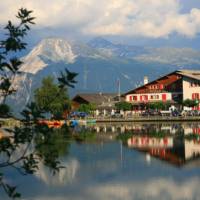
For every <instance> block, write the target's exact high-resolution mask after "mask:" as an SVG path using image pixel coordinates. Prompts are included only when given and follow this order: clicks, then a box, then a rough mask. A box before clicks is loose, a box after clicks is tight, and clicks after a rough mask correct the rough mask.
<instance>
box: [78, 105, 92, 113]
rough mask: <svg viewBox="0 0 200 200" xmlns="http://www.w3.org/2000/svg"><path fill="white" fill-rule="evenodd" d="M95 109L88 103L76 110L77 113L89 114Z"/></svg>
mask: <svg viewBox="0 0 200 200" xmlns="http://www.w3.org/2000/svg"><path fill="white" fill-rule="evenodd" d="M95 109H96V105H95V104H92V103H89V104H81V105H80V107H79V108H78V111H80V112H86V113H91V112H92V111H94V110H95Z"/></svg>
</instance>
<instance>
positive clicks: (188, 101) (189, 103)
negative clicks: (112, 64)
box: [182, 99, 199, 107]
mask: <svg viewBox="0 0 200 200" xmlns="http://www.w3.org/2000/svg"><path fill="white" fill-rule="evenodd" d="M182 104H183V106H187V107H194V106H197V105H198V104H199V101H198V100H191V99H186V100H184V101H183V103H182Z"/></svg>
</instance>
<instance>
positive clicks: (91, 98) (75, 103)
mask: <svg viewBox="0 0 200 200" xmlns="http://www.w3.org/2000/svg"><path fill="white" fill-rule="evenodd" d="M118 101H119V97H118V96H117V94H115V93H82V94H77V95H76V96H75V97H74V98H73V99H72V107H73V110H76V109H78V108H79V106H80V105H81V104H94V105H96V107H97V109H99V110H101V109H106V110H108V109H112V108H113V107H114V105H115V103H116V102H118Z"/></svg>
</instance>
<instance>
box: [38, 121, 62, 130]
mask: <svg viewBox="0 0 200 200" xmlns="http://www.w3.org/2000/svg"><path fill="white" fill-rule="evenodd" d="M39 124H41V125H47V126H48V127H49V128H60V127H61V126H63V124H64V121H61V120H40V121H39Z"/></svg>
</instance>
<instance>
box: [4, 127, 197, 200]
mask: <svg viewBox="0 0 200 200" xmlns="http://www.w3.org/2000/svg"><path fill="white" fill-rule="evenodd" d="M89 129H90V131H92V132H94V131H95V132H96V136H95V139H93V140H88V141H85V142H81V143H80V142H72V143H71V144H70V146H68V152H66V153H63V154H62V155H61V157H60V160H61V161H62V164H63V165H64V166H65V168H64V169H62V170H61V171H60V173H59V174H57V175H55V176H53V175H52V173H51V172H50V171H49V169H48V168H45V167H44V166H42V164H41V166H40V170H39V172H38V173H37V174H36V175H34V176H22V175H20V174H18V173H17V172H16V171H13V170H10V169H8V170H7V171H6V174H7V178H8V180H9V181H10V183H13V184H16V185H17V186H18V190H19V191H20V192H21V193H22V196H23V198H22V199H27V200H53V199H54V200H66V199H69V200H83V199H85V200H121V199H124V200H135V199H138V200H141V199H159V200H162V199H200V160H199V155H200V140H199V138H198V135H199V134H200V123H199V124H198V123H183V124H181V123H174V124H170V123H165V124H160V123H159V124H142V123H138V124H135V123H134V124H125V125H121V124H112V125H111V124H101V125H94V126H91V127H89ZM81 130H82V129H81ZM76 131H80V128H77V130H76ZM119 135H120V138H121V140H119V139H116V138H119ZM125 135H126V137H124V136H125ZM6 199H8V198H7V197H6V195H5V194H4V193H3V192H2V191H1V190H0V200H6Z"/></svg>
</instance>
